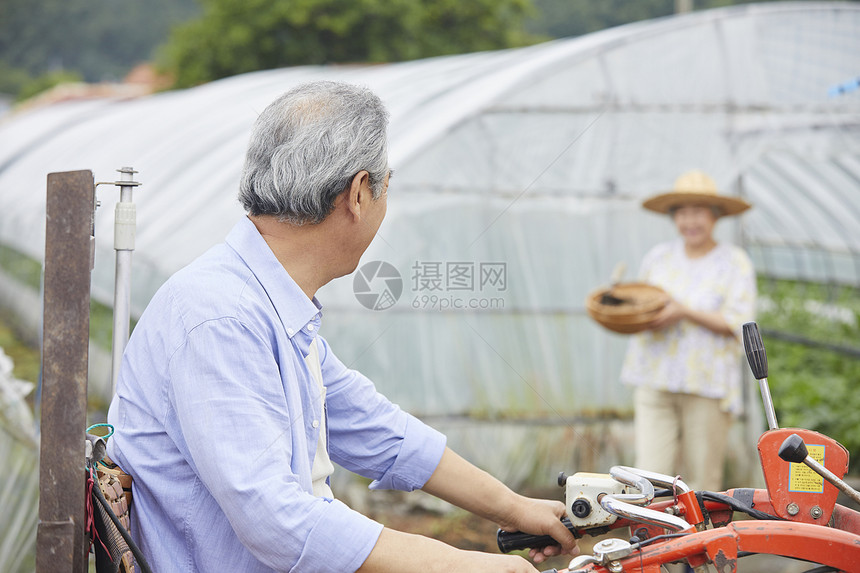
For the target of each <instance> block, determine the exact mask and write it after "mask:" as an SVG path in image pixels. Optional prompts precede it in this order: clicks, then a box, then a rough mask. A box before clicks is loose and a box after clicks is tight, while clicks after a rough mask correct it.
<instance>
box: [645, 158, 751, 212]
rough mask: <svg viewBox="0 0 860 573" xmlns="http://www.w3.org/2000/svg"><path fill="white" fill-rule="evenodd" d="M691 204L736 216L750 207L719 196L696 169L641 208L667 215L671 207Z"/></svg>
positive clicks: (710, 183) (738, 200)
mask: <svg viewBox="0 0 860 573" xmlns="http://www.w3.org/2000/svg"><path fill="white" fill-rule="evenodd" d="M691 203H703V204H705V205H714V206H716V207H719V208H720V209H721V210H722V214H723V215H737V214H739V213H742V212H744V211H746V210H747V209H749V208H750V207H752V205H750V204H749V203H747V202H746V201H744V200H743V199H740V198H738V197H730V196H728V195H720V193H719V192H718V191H717V184H716V183H714V180H713V179H711V178H710V177H708V176H707V175H706V174H705V173H703V172H701V171H699V170H697V169H694V170H693V171H687V172H686V173H684V174H683V175H681V176H680V177H678V179H676V180H675V187H674V188H673V189H672V190H671V191H667V192H665V193H660V194H659V195H655V196H654V197H651V198H650V199H646V200H645V201H643V203H642V206H643V207H645V208H646V209H649V210H651V211H656V212H657V213H668V212H669V209H671V208H672V207H677V206H680V205H689V204H691Z"/></svg>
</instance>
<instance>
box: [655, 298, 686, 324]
mask: <svg viewBox="0 0 860 573" xmlns="http://www.w3.org/2000/svg"><path fill="white" fill-rule="evenodd" d="M686 317H687V307H685V306H684V305H683V304H681V303H680V302H678V301H676V300H674V299H672V300H670V301H669V303H668V304H667V305H666V306H664V307H663V308H662V309H661V310H660V312H658V313H657V316H656V317H654V320H652V321H651V322H650V324H649V325H648V327H649V328H650V329H651V330H660V329H661V328H666V327H669V326H672V325H673V324H677V323H678V322H680V321H681V320H683V319H684V318H686Z"/></svg>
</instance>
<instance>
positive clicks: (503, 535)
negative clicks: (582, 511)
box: [496, 517, 582, 553]
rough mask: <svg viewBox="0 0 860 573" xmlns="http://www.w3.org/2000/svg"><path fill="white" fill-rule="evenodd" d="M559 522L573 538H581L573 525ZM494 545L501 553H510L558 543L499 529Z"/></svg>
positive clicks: (543, 537)
mask: <svg viewBox="0 0 860 573" xmlns="http://www.w3.org/2000/svg"><path fill="white" fill-rule="evenodd" d="M561 522H562V524H564V526H565V527H566V528H568V529H569V530H570V532H571V533H572V534H573V536H574V537H576V538H579V537H582V532H580V531H578V530H576V529H574V527H573V524H572V523H571V522H570V520H569V519H568V518H566V517H565V518H563V519H562V520H561ZM496 544H497V545H498V546H499V551H501V552H502V553H510V552H511V551H518V550H520V549H543V548H544V547H550V546H551V545H558V541H556V540H555V539H554V538H553V537H552V536H550V535H532V534H531V533H522V532H520V531H503V530H501V529H500V530H499V531H498V532H497V533H496Z"/></svg>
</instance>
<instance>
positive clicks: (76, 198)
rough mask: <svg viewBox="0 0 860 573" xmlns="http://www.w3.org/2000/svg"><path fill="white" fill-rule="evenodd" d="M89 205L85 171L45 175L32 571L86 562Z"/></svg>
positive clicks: (91, 188)
mask: <svg viewBox="0 0 860 573" xmlns="http://www.w3.org/2000/svg"><path fill="white" fill-rule="evenodd" d="M94 210H95V185H94V182H93V174H92V172H91V171H67V172H64V173H51V174H49V175H48V195H47V206H46V233H45V288H44V317H43V343H42V411H41V428H42V437H41V447H40V449H41V453H40V471H39V525H38V529H37V535H36V571H37V572H38V573H49V572H51V573H53V572H55V571H56V572H58V573H59V572H68V571H71V572H73V573H83V572H84V571H86V568H87V555H86V546H85V544H84V519H85V515H86V504H85V502H86V488H85V482H84V477H85V473H84V455H85V450H84V437H85V431H86V422H87V362H88V359H89V354H88V349H89V345H88V344H89V335H90V333H89V329H90V274H91V268H92V267H91V262H92V258H91V245H92V237H93V211H94Z"/></svg>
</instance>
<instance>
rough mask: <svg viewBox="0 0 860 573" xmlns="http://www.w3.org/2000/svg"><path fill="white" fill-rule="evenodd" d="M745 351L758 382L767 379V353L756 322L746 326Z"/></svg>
mask: <svg viewBox="0 0 860 573" xmlns="http://www.w3.org/2000/svg"><path fill="white" fill-rule="evenodd" d="M743 328H744V351H745V352H746V354H747V361H749V363H750V369H751V370H752V373H753V376H755V378H756V380H761V379H762V378H767V353H766V352H765V350H764V344H763V343H762V341H761V334H759V331H758V325H757V324H756V323H755V322H747V323H746V324H744V327H743Z"/></svg>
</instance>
